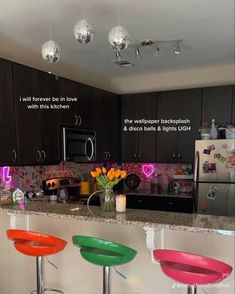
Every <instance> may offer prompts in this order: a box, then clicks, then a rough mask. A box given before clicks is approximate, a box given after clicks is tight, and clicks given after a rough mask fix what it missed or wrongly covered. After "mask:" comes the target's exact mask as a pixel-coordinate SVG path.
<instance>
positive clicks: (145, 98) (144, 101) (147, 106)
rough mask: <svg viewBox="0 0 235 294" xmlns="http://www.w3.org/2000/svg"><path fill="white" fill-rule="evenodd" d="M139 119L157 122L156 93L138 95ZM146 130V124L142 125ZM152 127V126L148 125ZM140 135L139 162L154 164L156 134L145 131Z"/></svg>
mask: <svg viewBox="0 0 235 294" xmlns="http://www.w3.org/2000/svg"><path fill="white" fill-rule="evenodd" d="M136 103H137V104H138V118H139V119H146V120H156V118H157V99H156V93H142V94H139V95H137V97H136ZM141 126H142V127H143V129H144V128H146V125H145V124H142V125H141ZM148 126H151V125H148ZM138 135H139V150H138V157H139V160H138V161H139V162H154V161H155V160H156V132H154V131H147V130H143V131H142V132H139V133H138Z"/></svg>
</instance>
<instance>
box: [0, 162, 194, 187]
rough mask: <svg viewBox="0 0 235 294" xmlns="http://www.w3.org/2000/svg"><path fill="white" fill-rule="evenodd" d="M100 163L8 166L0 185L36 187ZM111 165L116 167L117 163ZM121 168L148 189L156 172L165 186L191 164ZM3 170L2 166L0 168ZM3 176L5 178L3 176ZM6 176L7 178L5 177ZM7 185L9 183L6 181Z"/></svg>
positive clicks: (85, 174)
mask: <svg viewBox="0 0 235 294" xmlns="http://www.w3.org/2000/svg"><path fill="white" fill-rule="evenodd" d="M97 165H98V166H101V165H102V164H76V163H69V162H61V163H60V164H59V165H51V166H23V167H10V168H9V171H8V170H7V169H4V172H1V173H0V185H2V186H6V185H5V183H3V181H5V182H6V180H9V179H10V178H11V182H10V185H11V187H12V188H16V187H18V188H20V189H21V190H23V191H29V190H31V189H34V190H35V189H37V188H39V187H41V183H42V181H43V180H45V179H49V178H53V177H69V176H74V177H76V176H81V175H83V176H87V175H88V174H89V173H90V171H91V170H92V169H93V168H94V167H95V166H97ZM113 166H115V167H117V164H114V165H113ZM108 168H109V167H108ZM122 168H123V169H124V170H126V171H127V173H128V174H130V173H135V174H137V175H138V176H139V177H140V179H141V187H140V188H141V189H149V187H150V182H151V179H152V176H153V175H154V174H156V173H158V174H161V175H162V181H163V184H164V185H165V186H167V184H168V182H169V181H170V180H171V179H172V177H173V175H175V174H182V173H183V172H184V171H185V170H188V171H190V170H191V168H192V166H191V165H185V164H184V165H183V164H163V163H161V164H157V163H152V164H143V163H123V165H122ZM0 169H1V170H2V171H3V168H0ZM3 177H5V178H3ZM6 177H7V179H6ZM8 187H9V183H8Z"/></svg>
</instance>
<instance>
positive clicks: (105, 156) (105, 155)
mask: <svg viewBox="0 0 235 294" xmlns="http://www.w3.org/2000/svg"><path fill="white" fill-rule="evenodd" d="M107 159H108V155H107V152H106V151H104V160H107Z"/></svg>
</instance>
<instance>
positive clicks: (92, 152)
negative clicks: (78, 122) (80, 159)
mask: <svg viewBox="0 0 235 294" xmlns="http://www.w3.org/2000/svg"><path fill="white" fill-rule="evenodd" d="M88 141H89V142H90V143H91V155H90V156H88V155H87V143H88ZM85 154H86V157H87V159H88V160H89V161H90V160H91V159H92V157H93V155H94V144H93V142H92V140H91V138H90V137H89V138H88V139H87V140H86V144H85Z"/></svg>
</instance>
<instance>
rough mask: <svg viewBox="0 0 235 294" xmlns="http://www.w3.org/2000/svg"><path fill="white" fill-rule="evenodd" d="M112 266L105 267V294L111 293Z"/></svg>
mask: <svg viewBox="0 0 235 294" xmlns="http://www.w3.org/2000/svg"><path fill="white" fill-rule="evenodd" d="M110 274H111V268H110V266H104V267H103V294H110Z"/></svg>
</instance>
